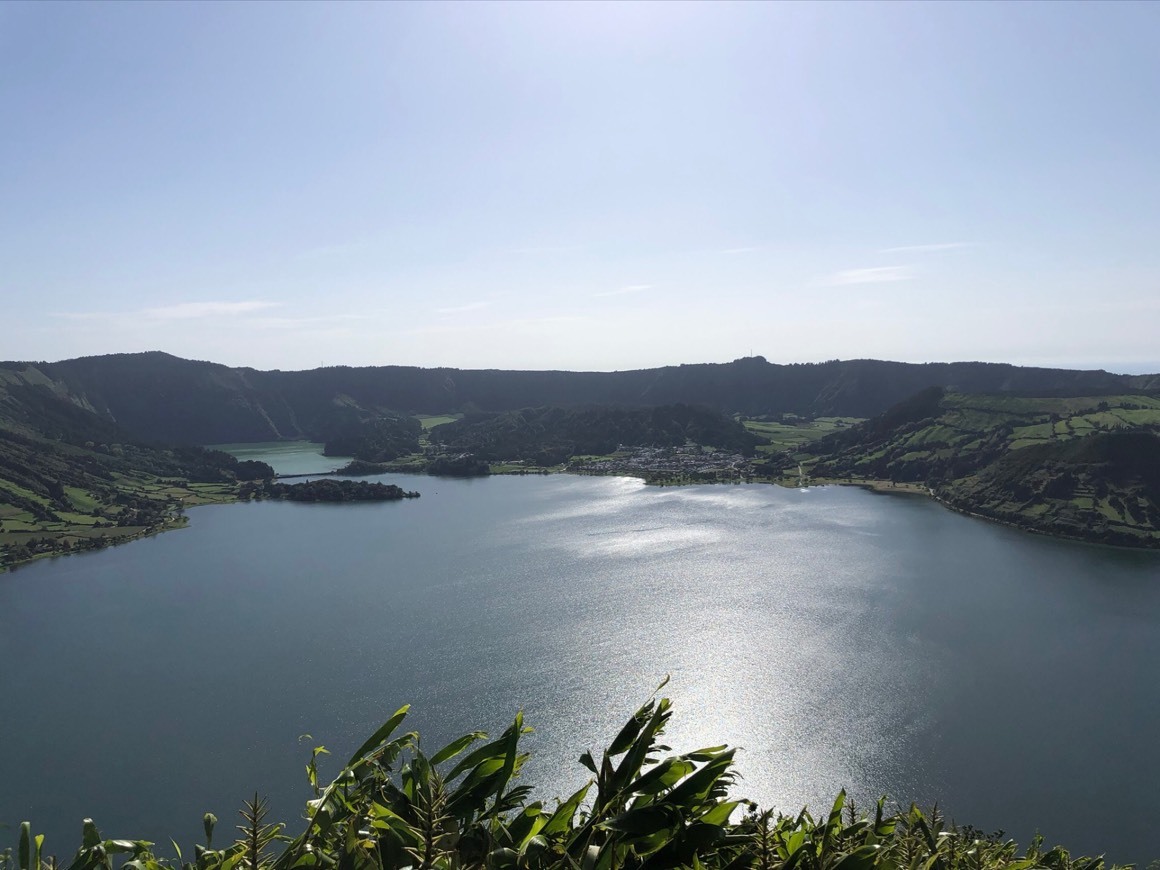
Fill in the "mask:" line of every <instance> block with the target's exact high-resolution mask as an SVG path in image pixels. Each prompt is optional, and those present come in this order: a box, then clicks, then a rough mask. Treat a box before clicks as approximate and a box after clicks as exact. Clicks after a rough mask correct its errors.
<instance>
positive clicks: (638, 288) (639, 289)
mask: <svg viewBox="0 0 1160 870" xmlns="http://www.w3.org/2000/svg"><path fill="white" fill-rule="evenodd" d="M652 288H653V285H652V284H629V285H628V286H627V287H621V288H620V289H619V290H605V291H604V292H602V293H593V294H592V296H593V298H600V297H604V296H625V295H627V294H629V293H643V292H644V291H645V290H651V289H652Z"/></svg>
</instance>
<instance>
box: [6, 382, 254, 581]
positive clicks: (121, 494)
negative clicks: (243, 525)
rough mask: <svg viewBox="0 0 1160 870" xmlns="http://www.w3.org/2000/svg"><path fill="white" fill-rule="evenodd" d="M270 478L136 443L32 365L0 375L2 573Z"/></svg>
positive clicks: (179, 519)
mask: <svg viewBox="0 0 1160 870" xmlns="http://www.w3.org/2000/svg"><path fill="white" fill-rule="evenodd" d="M272 474H273V472H272V470H271V469H270V467H269V466H267V465H265V464H264V463H260V462H239V461H238V460H236V459H234V458H233V457H232V456H229V455H228V454H225V453H220V452H217V451H212V450H204V449H202V448H200V447H173V448H165V447H158V446H149V445H144V444H139V443H135V442H134V440H133V439H132V438H131V437H130V436H129V435H128V434H127V433H125V432H124V431H122V430H121V429H119V428H118V427H117V426H116V424H114V423H112V422H110V421H108V420H106V419H104V418H102V417H100V416H99V415H97V414H96V413H94V412H93V411H92V410H90V409H88V408H86V407H84V406H83V405H81V404H78V403H76V402H74V401H72V400H70V398H69V397H68V395H67V394H66V393H64V392H63V391H61V390H59V389H58V388H57V387H56V385H54V384H53V383H52V382H50V381H48V380H47V379H45V378H43V377H42V376H41V375H40V373H39V372H37V371H36V370H35V369H28V370H24V371H12V370H9V371H6V372H5V371H0V570H2V569H4V568H7V567H11V566H12V565H17V564H20V563H21V562H26V561H29V560H31V559H35V558H38V557H40V556H45V555H53V554H60V553H71V552H78V551H83V550H87V549H96V548H99V547H103V546H107V545H109V544H113V543H118V542H121V541H125V540H129V539H132V538H136V537H140V536H141V535H145V534H150V533H152V532H156V531H161V530H163V529H167V528H173V527H176V526H179V525H181V524H182V523H183V522H184V517H183V515H182V514H183V511H184V509H185V508H186V507H187V506H191V505H197V504H207V503H211V502H217V501H224V500H230V499H232V498H234V496H235V493H236V490H237V482H238V481H239V480H248V479H260V478H265V477H268V476H271V475H272Z"/></svg>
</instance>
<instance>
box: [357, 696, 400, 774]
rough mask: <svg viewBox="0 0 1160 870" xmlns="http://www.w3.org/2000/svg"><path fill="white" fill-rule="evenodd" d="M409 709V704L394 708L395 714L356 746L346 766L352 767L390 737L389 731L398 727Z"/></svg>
mask: <svg viewBox="0 0 1160 870" xmlns="http://www.w3.org/2000/svg"><path fill="white" fill-rule="evenodd" d="M410 709H411V705H410V704H404V705H403V706H402V707H400V708H399V709H398V710H396V711H395V715H393V716H392V717H391V718H390V719H388V720H387V721H386V722H384V723H383V724H382V726H381V727H380V728H379V730H377V731H376V732H375V733H374V734H372V735H371V736H370V739H368V740H367V742H366V743H364V744H363V745H362V746H360V747H359V748H358V751H357V752H355V754H354V755H352V756H351V757H350V761H348V762H347V763H346V766H347V767H353V766H354V764H355V762H356V761H358V760H359V759H361V758H362V757H363V756H364V755H366V754H367V753H368V752H370V751H371V750H372V749H374V748H375V747H376V746H378V745H379V744H380V743H383V742H384V741H385V740H386V739H387V738H388V737H390V736H391V733H392V732H393V731H394V730H395V729H396V728H398V727H399V723H400V722H402V721H403V720H404V719H406V718H407V711H408V710H410Z"/></svg>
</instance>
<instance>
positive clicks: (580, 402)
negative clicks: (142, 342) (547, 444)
mask: <svg viewBox="0 0 1160 870" xmlns="http://www.w3.org/2000/svg"><path fill="white" fill-rule="evenodd" d="M16 367H23V368H24V370H25V371H27V370H28V369H33V370H35V371H36V372H37V373H38V374H39V375H41V376H43V377H44V378H45V379H46V380H47V381H48V382H50V383H51V384H52V389H53V390H54V391H56V392H58V393H63V394H66V395H67V396H68V397H69V398H70V401H72V402H74V403H76V404H79V405H81V406H82V407H88V408H90V409H92V410H94V411H96V412H97V413H98V414H99V415H100V416H102V417H104V418H105V419H107V420H111V421H114V422H116V423H117V424H118V425H119V426H121V427H122V428H124V429H126V430H127V431H129V432H131V433H132V434H133V435H134V436H135V437H138V438H143V439H146V440H151V441H159V442H165V443H187V444H214V443H227V442H256V441H273V440H283V439H298V438H315V439H317V438H320V437H321V436H322V433H323V432H325V431H326V430H332V429H333V427H334V426H335V425H339V424H343V423H351V422H365V421H367V420H370V419H374V418H376V417H379V416H382V415H384V414H387V413H390V412H403V413H424V414H438V413H446V412H471V411H484V412H503V411H514V410H520V409H523V408H531V407H541V406H549V405H551V406H560V407H573V406H585V405H589V406H590V405H619V406H624V407H649V406H655V405H665V404H678V403H679V404H688V405H703V406H707V407H713V408H716V409H718V410H722V411H726V412H728V413H738V414H743V415H750V416H752V415H762V414H780V413H794V414H799V415H805V416H814V415H840V416H852V417H872V416H874V415H875V414H878V413H880V412H882V411H884V410H885V409H887V408H888V407H890V406H891V405H893V404H895V403H897V402H899V401H902V400H903V399H904V398H906V397H907V396H910V395H912V394H914V393H916V392H918V391H919V390H921V389H924V388H926V387H931V386H941V387H945V388H953V389H956V390H959V391H962V392H970V393H980V392H983V393H985V392H1011V393H1034V394H1036V395H1045V394H1061V395H1063V394H1071V395H1075V394H1079V393H1083V394H1085V395H1098V394H1101V393H1108V394H1123V393H1130V392H1135V391H1148V390H1156V389H1160V375H1118V374H1113V373H1109V372H1106V371H1103V370H1073V369H1049V368H1039V367H1020V366H1014V365H1010V364H1007V363H982V362H953V363H901V362H892V361H884V360H845V361H843V360H830V361H827V362H823V363H791V364H785V365H782V364H775V363H770V362H768V361H767V360H766V359H765V358H764V357H744V358H741V359H738V360H734V361H732V362H729V363H686V364H682V365H677V366H664V367H659V368H652V369H633V370H627V371H618V372H569V371H553V370H543V371H532V370H503V369H455V368H448V367H436V368H420V367H416V366H368V367H350V366H329V367H325V368H318V369H305V370H301V371H282V370H277V369H275V370H269V371H262V370H259V369H254V368H248V367H230V366H225V365H223V364H220V363H214V362H207V361H199V360H187V359H183V358H181V357H176V356H173V355H171V354H167V353H164V352H162V351H151V352H147V353H140V354H111V355H104V356H91V357H78V358H75V359H71V360H62V361H60V362H54V363H25V362H17V363H0V373H3V372H5V371H11V370H12V369H14V368H16Z"/></svg>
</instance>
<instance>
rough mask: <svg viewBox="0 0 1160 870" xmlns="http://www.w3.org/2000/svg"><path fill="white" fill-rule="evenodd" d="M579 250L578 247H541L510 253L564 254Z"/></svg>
mask: <svg viewBox="0 0 1160 870" xmlns="http://www.w3.org/2000/svg"><path fill="white" fill-rule="evenodd" d="M580 249H581V246H580V245H542V246H537V247H530V248H512V250H511V252H512V253H513V254H565V253H567V252H569V251H579V250H580Z"/></svg>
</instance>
